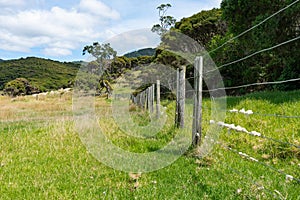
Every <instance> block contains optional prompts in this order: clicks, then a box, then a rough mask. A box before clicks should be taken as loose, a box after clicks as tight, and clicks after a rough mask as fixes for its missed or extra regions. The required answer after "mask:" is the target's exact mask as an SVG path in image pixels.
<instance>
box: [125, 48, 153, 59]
mask: <svg viewBox="0 0 300 200" xmlns="http://www.w3.org/2000/svg"><path fill="white" fill-rule="evenodd" d="M154 55H155V49H153V48H146V49H140V50H137V51H133V52H130V53H126V54H124V56H125V57H127V58H136V57H140V56H154Z"/></svg>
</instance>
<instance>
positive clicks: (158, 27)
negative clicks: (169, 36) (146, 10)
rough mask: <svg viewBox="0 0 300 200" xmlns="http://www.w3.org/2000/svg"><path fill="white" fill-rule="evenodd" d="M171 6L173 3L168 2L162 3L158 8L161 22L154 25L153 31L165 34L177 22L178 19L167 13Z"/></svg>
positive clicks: (161, 34)
mask: <svg viewBox="0 0 300 200" xmlns="http://www.w3.org/2000/svg"><path fill="white" fill-rule="evenodd" d="M171 7H172V5H171V4H169V3H168V4H161V5H160V6H158V7H157V8H156V9H157V10H158V16H159V21H160V24H155V25H153V27H152V29H151V31H152V32H154V33H157V34H158V35H159V36H163V35H164V34H165V33H166V32H167V31H168V30H169V28H170V27H172V26H173V25H174V24H175V22H176V19H175V18H174V17H172V16H169V15H166V14H167V10H168V9H169V8H171Z"/></svg>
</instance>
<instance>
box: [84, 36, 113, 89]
mask: <svg viewBox="0 0 300 200" xmlns="http://www.w3.org/2000/svg"><path fill="white" fill-rule="evenodd" d="M86 53H89V54H91V55H92V56H94V57H95V58H96V61H92V62H91V63H89V64H88V71H89V72H92V73H93V74H97V75H100V76H101V78H100V80H99V82H100V83H103V82H105V83H109V79H110V74H111V73H112V70H113V69H112V65H111V60H115V58H116V56H117V52H116V51H115V50H114V49H113V48H112V47H111V46H110V43H106V44H103V45H101V44H99V43H98V42H94V43H93V45H87V46H85V47H84V48H83V51H82V54H83V55H85V54H86ZM107 64H108V66H109V71H108V69H107V67H105V66H106V65H107ZM99 86H100V88H98V89H99V91H102V89H103V87H105V88H106V91H107V93H108V95H110V94H111V91H112V88H111V87H110V84H99Z"/></svg>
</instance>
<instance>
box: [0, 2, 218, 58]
mask: <svg viewBox="0 0 300 200" xmlns="http://www.w3.org/2000/svg"><path fill="white" fill-rule="evenodd" d="M220 2H221V0H169V1H161V0H72V1H71V0H0V7H1V9H0V35H1V37H0V58H1V59H14V58H20V57H27V56H36V57H43V58H50V59H54V60H60V61H73V60H84V59H86V58H85V57H84V56H82V55H81V53H82V49H83V47H84V46H85V45H88V44H92V43H93V42H94V41H98V42H100V43H103V42H107V41H112V39H111V38H115V37H116V36H117V38H118V37H119V38H118V40H116V41H120V40H121V41H122V40H123V41H124V42H125V37H124V33H126V32H127V33H136V30H139V29H144V28H146V29H147V30H150V29H151V27H152V25H153V24H156V23H158V12H157V10H156V7H157V6H158V5H160V4H162V3H170V4H171V5H172V8H170V9H169V10H168V15H171V16H174V17H175V18H176V19H177V20H180V19H181V18H183V17H189V16H191V15H192V14H195V13H197V12H200V11H201V10H208V9H212V8H218V7H220ZM142 32H143V31H142ZM120 34H121V35H122V36H121V37H120ZM131 39H133V38H131ZM136 41H137V39H134V40H132V41H131V40H128V41H127V43H129V42H136ZM124 44H125V43H124ZM113 47H114V46H113ZM133 49H134V47H133Z"/></svg>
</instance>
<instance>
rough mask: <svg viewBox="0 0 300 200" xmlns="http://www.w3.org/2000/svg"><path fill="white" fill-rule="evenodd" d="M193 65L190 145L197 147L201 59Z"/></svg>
mask: <svg viewBox="0 0 300 200" xmlns="http://www.w3.org/2000/svg"><path fill="white" fill-rule="evenodd" d="M194 65H195V66H194V109H193V130H192V144H193V145H194V146H197V145H199V143H200V140H201V136H202V88H203V86H202V78H203V57H202V56H200V57H196V59H195V63H194Z"/></svg>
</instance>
